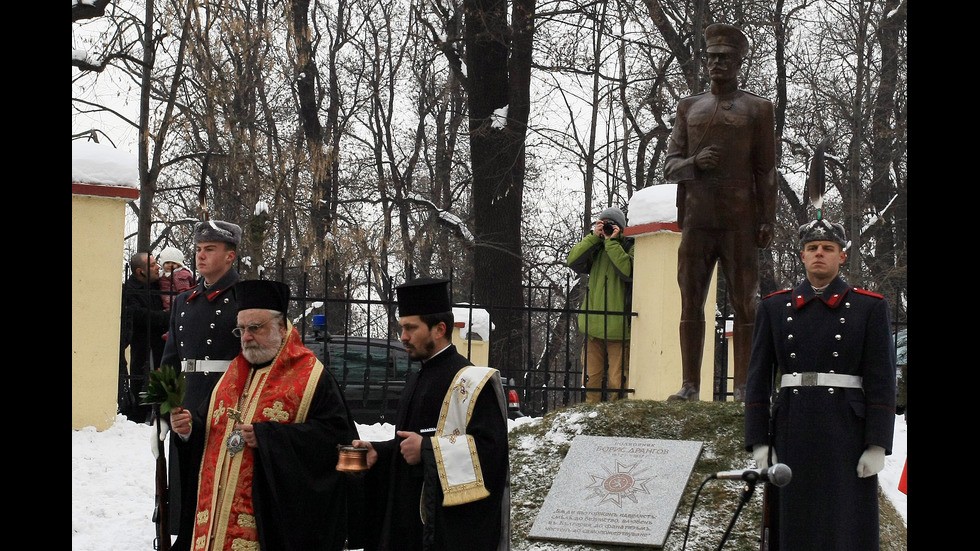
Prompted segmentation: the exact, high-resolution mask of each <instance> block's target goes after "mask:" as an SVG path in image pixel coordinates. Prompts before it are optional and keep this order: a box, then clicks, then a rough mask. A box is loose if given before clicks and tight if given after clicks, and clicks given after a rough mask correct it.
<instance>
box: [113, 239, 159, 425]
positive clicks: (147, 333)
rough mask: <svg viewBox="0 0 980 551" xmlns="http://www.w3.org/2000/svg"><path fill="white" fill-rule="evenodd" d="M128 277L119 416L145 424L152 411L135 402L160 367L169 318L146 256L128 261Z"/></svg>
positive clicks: (151, 260) (152, 260) (156, 267)
mask: <svg viewBox="0 0 980 551" xmlns="http://www.w3.org/2000/svg"><path fill="white" fill-rule="evenodd" d="M129 268H130V274H129V278H127V279H126V282H125V283H124V284H123V330H122V333H123V336H122V342H121V343H120V347H121V348H120V350H121V352H120V357H121V358H123V360H122V361H124V358H125V356H124V352H125V348H126V347H127V346H128V347H129V370H128V373H127V372H126V371H125V369H124V368H123V365H122V361H121V364H120V377H121V380H120V382H121V383H122V384H121V385H120V386H121V388H120V413H122V414H123V415H125V416H126V417H127V418H129V420H130V421H135V422H137V423H143V422H145V421H146V420H147V419H148V417H149V416H150V413H151V411H152V408H150V407H149V406H144V405H141V404H140V403H139V393H140V392H143V391H145V390H146V387H147V384H148V383H149V374H150V369H156V368H158V367H160V361H161V357H162V355H163V349H164V340H163V335H164V334H165V333H166V332H167V322H168V320H169V317H170V316H169V315H168V314H167V313H166V312H164V311H163V303H162V302H161V301H160V287H159V282H160V265H159V264H157V260H156V258H154V257H153V255H151V254H149V253H136V254H134V255H133V256H132V258H130V259H129Z"/></svg>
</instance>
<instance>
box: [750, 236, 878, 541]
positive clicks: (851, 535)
mask: <svg viewBox="0 0 980 551" xmlns="http://www.w3.org/2000/svg"><path fill="white" fill-rule="evenodd" d="M799 236H800V246H801V249H802V252H801V257H802V259H803V265H804V266H805V268H806V279H804V280H803V282H802V283H801V284H800V285H799V286H797V287H796V289H793V290H792V291H790V290H786V291H781V292H778V293H774V294H772V295H769V296H768V297H766V298H764V299H763V300H762V303H761V304H760V305H759V313H758V316H757V317H756V320H755V336H754V339H753V345H752V358H751V361H750V363H749V373H748V384H747V386H746V396H745V444H746V450H747V451H751V452H752V454H753V456H754V457H755V460H756V463H757V464H758V467H759V468H766V467H768V466H769V465H773V464H775V463H777V462H779V463H784V464H786V465H787V466H789V467H790V468H791V469H792V472H793V480H792V481H791V482H790V483H789V484H787V485H786V486H785V487H781V488H776V489H775V498H776V499H775V502H776V505H775V506H774V507H772V508H771V510H772V512H773V513H774V516H775V518H776V521H775V526H776V530H775V540H776V542H778V549H780V550H784V551H786V550H792V551H807V550H814V551H816V550H825V549H835V550H854V551H860V550H867V549H878V547H879V545H878V542H879V537H878V477H877V473H878V472H880V471H881V469H882V468H883V467H884V463H885V455H886V454H887V453H891V447H892V433H893V432H894V428H895V398H896V397H895V349H894V347H893V346H892V334H891V324H890V318H889V316H888V303H887V302H886V301H885V300H884V298H883V297H882V296H881V295H878V294H875V293H871V292H869V291H865V290H863V289H858V288H855V287H851V286H850V285H848V284H847V283H846V282H845V281H844V280H843V279H842V278H841V277H840V267H841V265H842V264H843V263H844V262H845V261H846V260H847V251H846V247H847V241H846V239H845V234H844V227H843V226H841V225H840V224H832V223H830V222H827V221H826V220H821V219H818V220H814V221H812V222H810V223H808V224H804V225H803V226H802V227H801V228H800V232H799ZM773 549H776V547H774V548H773Z"/></svg>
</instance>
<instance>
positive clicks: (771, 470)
mask: <svg viewBox="0 0 980 551" xmlns="http://www.w3.org/2000/svg"><path fill="white" fill-rule="evenodd" d="M710 478H716V479H718V480H744V481H746V482H758V481H760V480H761V481H763V482H768V483H770V484H772V485H773V486H779V487H780V488H782V487H783V486H785V485H787V484H789V482H790V480H792V479H793V470H792V469H790V468H789V466H787V465H784V464H783V463H776V464H775V465H773V466H771V467H767V468H765V469H747V470H744V471H721V472H719V473H715V474H713V475H711V477H710Z"/></svg>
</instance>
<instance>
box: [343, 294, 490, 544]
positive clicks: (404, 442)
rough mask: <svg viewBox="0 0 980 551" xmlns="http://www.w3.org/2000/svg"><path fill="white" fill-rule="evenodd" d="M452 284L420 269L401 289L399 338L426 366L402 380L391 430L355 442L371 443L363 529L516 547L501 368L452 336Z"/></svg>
mask: <svg viewBox="0 0 980 551" xmlns="http://www.w3.org/2000/svg"><path fill="white" fill-rule="evenodd" d="M448 284H449V282H448V281H447V280H433V279H419V280H414V281H410V282H408V283H405V284H404V285H401V286H399V287H398V288H397V289H396V291H397V293H398V315H399V324H400V325H401V330H402V332H401V341H402V343H404V345H405V348H406V349H407V350H408V352H409V355H410V356H411V357H412V359H415V360H420V361H421V362H422V367H421V369H420V370H419V372H418V373H415V374H412V375H410V376H409V379H408V382H407V384H406V386H405V391H404V394H402V398H401V402H400V405H399V408H398V416H397V418H396V421H395V438H394V439H392V440H388V441H386V442H366V441H360V440H358V441H355V442H354V445H355V446H358V447H366V448H369V451H368V457H367V460H368V466H369V467H370V470H369V471H368V473H367V474H366V480H365V488H366V498H367V500H368V501H369V503H370V505H371V507H369V508H368V510H367V512H366V518H365V523H366V528H365V529H364V531H363V533H362V534H360V536H362V537H363V540H364V541H363V542H361V543H363V545H364V547H365V549H367V550H369V551H373V550H388V551H396V550H397V551H413V550H426V551H433V550H456V549H467V550H468V551H476V550H487V551H497V550H504V549H509V548H510V482H509V470H510V465H509V461H508V455H507V452H508V448H507V404H506V400H505V396H504V392H503V387H502V385H501V382H500V374H499V372H498V371H497V370H496V369H491V368H489V367H475V366H473V365H472V364H471V363H470V361H469V360H467V359H466V358H465V357H464V356H462V355H460V354H459V353H458V352H457V351H456V347H455V346H453V344H452V342H451V339H452V330H453V327H454V323H453V314H452V304H451V302H450V300H449V293H448ZM352 537H353V535H352Z"/></svg>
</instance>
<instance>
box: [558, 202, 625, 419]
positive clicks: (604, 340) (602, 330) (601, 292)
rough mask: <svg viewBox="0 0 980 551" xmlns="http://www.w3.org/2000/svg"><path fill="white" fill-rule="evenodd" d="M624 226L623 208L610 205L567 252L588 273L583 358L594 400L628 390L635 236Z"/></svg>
mask: <svg viewBox="0 0 980 551" xmlns="http://www.w3.org/2000/svg"><path fill="white" fill-rule="evenodd" d="M624 229H626V216H625V215H624V214H623V211H621V210H620V209H618V208H615V207H610V208H607V209H605V210H603V211H602V212H600V213H599V216H598V217H597V219H596V221H595V224H594V225H593V229H592V231H591V232H589V234H588V235H586V236H585V237H584V238H582V240H581V241H579V242H578V244H576V245H575V246H574V247H572V250H571V252H569V253H568V262H567V263H568V266H569V267H570V268H571V269H572V270H574V271H575V272H577V273H580V274H589V286H588V291H587V292H586V295H585V300H584V301H583V303H582V310H584V311H583V312H582V313H580V314H579V317H578V328H579V331H581V332H582V333H583V334H584V335H585V345H584V347H583V350H582V363H583V364H584V368H583V369H584V377H585V387H586V389H588V390H587V391H586V400H587V401H588V402H590V403H597V402H600V401H602V399H603V397H604V396H605V397H607V399H609V400H616V399H618V398H620V397H622V396H624V393H623V392H622V389H625V388H627V381H628V380H629V350H630V346H629V338H630V318H629V314H630V310H631V305H630V299H631V295H632V285H633V239H631V238H627V237H624V236H623V230H624Z"/></svg>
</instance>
